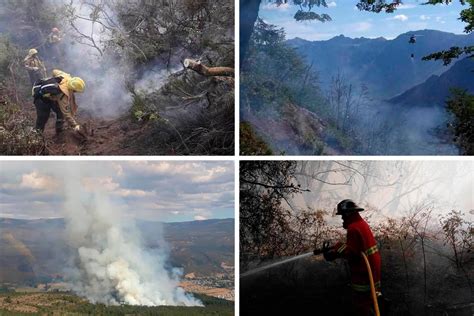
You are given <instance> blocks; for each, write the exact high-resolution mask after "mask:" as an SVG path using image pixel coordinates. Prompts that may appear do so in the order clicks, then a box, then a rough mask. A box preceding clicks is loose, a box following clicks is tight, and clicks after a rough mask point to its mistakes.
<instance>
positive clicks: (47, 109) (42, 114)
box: [34, 98, 64, 133]
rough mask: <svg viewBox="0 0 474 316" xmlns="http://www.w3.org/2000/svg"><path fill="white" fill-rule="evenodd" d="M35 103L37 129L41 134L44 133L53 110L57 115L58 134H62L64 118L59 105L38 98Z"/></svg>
mask: <svg viewBox="0 0 474 316" xmlns="http://www.w3.org/2000/svg"><path fill="white" fill-rule="evenodd" d="M34 103H35V107H36V129H37V130H39V131H41V132H43V131H44V127H45V126H46V123H47V122H48V119H49V114H50V113H51V110H52V111H53V112H54V113H56V133H60V132H61V131H62V130H63V126H64V118H63V113H62V112H61V109H60V108H59V105H58V103H57V102H54V101H51V100H47V99H42V98H36V99H35V101H34Z"/></svg>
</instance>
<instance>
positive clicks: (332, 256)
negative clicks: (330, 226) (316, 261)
mask: <svg viewBox="0 0 474 316" xmlns="http://www.w3.org/2000/svg"><path fill="white" fill-rule="evenodd" d="M323 256H324V259H325V260H326V261H334V260H336V259H337V252H336V251H334V250H333V249H330V250H328V251H326V252H323Z"/></svg>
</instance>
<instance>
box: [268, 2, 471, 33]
mask: <svg viewBox="0 0 474 316" xmlns="http://www.w3.org/2000/svg"><path fill="white" fill-rule="evenodd" d="M423 2H425V1H424V0H421V1H416V0H412V1H404V2H403V5H402V6H401V7H399V8H398V10H396V11H395V12H394V13H379V14H376V13H370V12H363V11H359V10H358V9H357V8H356V7H355V4H356V3H357V1H356V0H327V3H328V7H327V8H324V7H321V8H318V7H315V8H314V9H313V11H314V12H317V13H326V14H329V15H330V16H331V18H332V21H330V22H326V23H321V22H318V21H306V22H297V21H295V19H294V18H293V16H294V14H295V12H296V11H297V10H298V8H299V7H298V6H295V5H288V4H284V5H281V6H276V5H275V4H274V3H271V2H267V1H263V2H262V4H261V6H260V12H259V16H260V18H262V19H263V20H265V21H266V22H267V23H271V24H275V25H277V26H280V27H283V28H284V29H285V31H286V34H287V38H288V39H290V38H294V37H300V38H304V39H308V40H327V39H330V38H332V37H334V36H337V35H340V34H343V35H345V36H348V37H352V38H355V37H369V38H375V37H380V36H382V37H385V38H387V39H392V38H395V37H397V36H398V35H399V34H402V33H405V32H408V31H414V30H422V29H434V30H441V31H446V32H451V33H456V34H461V33H463V30H464V23H462V22H461V21H459V20H458V18H459V12H460V11H461V10H462V9H463V8H467V7H466V6H462V5H460V4H459V1H457V0H456V1H455V3H453V4H451V5H448V6H447V5H436V6H433V5H421V3H423Z"/></svg>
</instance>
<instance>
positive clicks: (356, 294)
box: [324, 200, 381, 316]
mask: <svg viewBox="0 0 474 316" xmlns="http://www.w3.org/2000/svg"><path fill="white" fill-rule="evenodd" d="M363 210H364V209H363V208H361V207H359V206H357V205H356V204H355V203H354V202H353V201H352V200H343V201H341V202H340V203H339V204H338V205H337V213H336V215H342V220H343V224H342V226H343V227H344V228H345V229H346V230H347V240H346V243H342V242H340V243H337V244H336V245H334V246H332V247H329V248H326V249H325V250H324V258H325V259H326V260H327V261H333V260H335V259H337V258H344V259H347V262H348V263H349V268H350V271H351V287H352V306H353V309H354V312H353V315H360V316H371V315H375V312H374V304H373V301H372V298H371V295H370V281H369V274H368V271H367V266H366V264H365V261H364V258H363V257H362V254H361V252H364V253H365V254H366V256H367V257H368V259H369V263H370V267H371V269H372V274H373V279H374V283H375V290H376V292H377V294H378V295H381V294H380V274H381V269H380V266H381V260H380V253H379V252H378V249H377V242H376V241H375V238H374V235H373V234H372V231H371V230H370V227H369V225H368V224H367V222H366V221H365V220H364V219H363V218H362V217H361V216H360V215H359V212H361V211H363Z"/></svg>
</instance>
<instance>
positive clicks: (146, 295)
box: [64, 168, 202, 306]
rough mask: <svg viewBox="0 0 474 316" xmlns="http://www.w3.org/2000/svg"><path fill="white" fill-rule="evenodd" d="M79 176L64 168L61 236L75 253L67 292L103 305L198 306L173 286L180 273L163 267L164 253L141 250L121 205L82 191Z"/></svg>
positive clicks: (98, 193)
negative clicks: (124, 216)
mask: <svg viewBox="0 0 474 316" xmlns="http://www.w3.org/2000/svg"><path fill="white" fill-rule="evenodd" d="M65 171H66V169H65ZM76 171H78V170H76ZM79 174H80V173H79V172H77V173H73V174H71V168H69V169H67V172H65V175H66V177H65V179H66V180H65V185H64V190H65V197H66V202H65V217H66V221H67V225H66V230H67V232H66V233H67V238H68V242H69V244H70V246H72V248H73V249H74V256H73V258H71V259H72V260H71V267H70V268H69V269H68V270H67V271H66V275H67V278H68V279H69V281H70V282H71V286H72V289H73V290H74V291H75V292H76V293H77V294H78V295H81V296H84V297H86V298H87V299H88V300H89V301H91V302H93V303H104V304H107V305H117V304H122V303H125V304H130V305H147V306H157V305H184V306H202V303H201V302H200V301H199V300H197V299H195V298H193V297H192V296H191V295H189V294H186V293H185V292H184V290H183V289H182V288H180V287H179V286H178V282H179V276H180V274H179V272H180V271H179V269H172V271H168V270H167V269H166V261H167V257H166V255H165V253H164V252H163V251H151V250H149V249H146V248H145V246H144V245H143V243H142V241H141V237H140V234H139V231H138V229H136V228H135V227H134V226H133V224H130V220H129V219H127V220H125V219H124V218H123V214H122V211H121V210H120V207H119V206H118V205H115V204H113V203H112V201H110V200H109V199H108V198H107V196H106V195H105V194H103V193H101V192H97V191H95V192H93V193H91V192H88V191H87V190H86V189H84V186H83V185H82V183H81V180H80V176H79ZM76 249H77V252H76Z"/></svg>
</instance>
